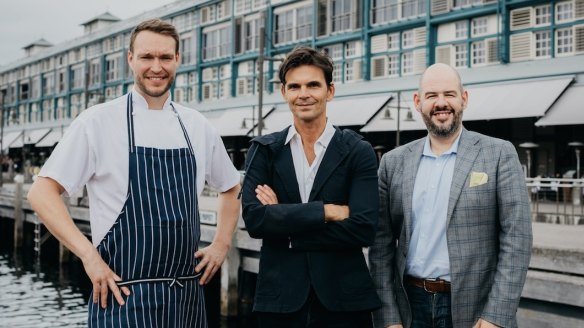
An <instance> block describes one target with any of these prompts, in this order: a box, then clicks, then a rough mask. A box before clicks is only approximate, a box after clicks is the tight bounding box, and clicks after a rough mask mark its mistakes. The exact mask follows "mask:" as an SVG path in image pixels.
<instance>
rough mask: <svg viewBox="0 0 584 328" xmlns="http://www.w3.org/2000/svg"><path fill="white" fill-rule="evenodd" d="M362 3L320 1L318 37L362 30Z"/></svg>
mask: <svg viewBox="0 0 584 328" xmlns="http://www.w3.org/2000/svg"><path fill="white" fill-rule="evenodd" d="M360 3H361V2H360V1H357V0H318V5H317V13H318V35H319V36H325V35H327V34H330V33H338V32H343V31H347V30H354V29H358V28H360V21H359V19H360V17H361V13H360V10H361V5H360Z"/></svg>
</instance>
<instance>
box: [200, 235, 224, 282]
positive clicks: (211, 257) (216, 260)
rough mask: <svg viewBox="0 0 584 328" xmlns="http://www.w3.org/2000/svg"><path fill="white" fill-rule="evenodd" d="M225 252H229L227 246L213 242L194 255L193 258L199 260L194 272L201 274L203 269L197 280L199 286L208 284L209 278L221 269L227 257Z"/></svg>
mask: <svg viewBox="0 0 584 328" xmlns="http://www.w3.org/2000/svg"><path fill="white" fill-rule="evenodd" d="M227 251H229V245H224V244H221V243H218V242H216V241H215V242H213V243H211V245H209V246H207V247H205V248H203V249H200V250H198V251H197V252H196V253H195V258H197V259H200V261H199V264H198V265H197V266H196V267H195V271H196V272H197V273H198V272H201V270H203V268H204V269H205V272H203V275H202V276H201V278H199V284H201V285H204V284H206V283H208V282H209V281H210V280H211V278H213V276H214V275H215V273H216V272H217V270H219V268H221V264H223V261H224V260H225V257H226V256H227Z"/></svg>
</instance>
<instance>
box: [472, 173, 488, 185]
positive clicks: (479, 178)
mask: <svg viewBox="0 0 584 328" xmlns="http://www.w3.org/2000/svg"><path fill="white" fill-rule="evenodd" d="M488 181H489V176H488V175H487V174H486V173H485V172H471V173H470V187H471V188H472V187H476V186H480V185H483V184H485V183H487V182H488Z"/></svg>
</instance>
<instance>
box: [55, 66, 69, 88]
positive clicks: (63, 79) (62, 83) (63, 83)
mask: <svg viewBox="0 0 584 328" xmlns="http://www.w3.org/2000/svg"><path fill="white" fill-rule="evenodd" d="M57 77H58V81H59V84H58V85H57V90H58V92H64V91H65V90H67V75H66V72H65V70H61V71H60V72H59V73H58V74H57Z"/></svg>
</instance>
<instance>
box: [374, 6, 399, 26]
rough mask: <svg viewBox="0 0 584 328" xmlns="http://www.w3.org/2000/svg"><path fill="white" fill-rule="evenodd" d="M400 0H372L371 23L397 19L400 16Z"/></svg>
mask: <svg viewBox="0 0 584 328" xmlns="http://www.w3.org/2000/svg"><path fill="white" fill-rule="evenodd" d="M397 3H398V0H372V1H371V24H380V23H387V22H391V21H396V20H397V18H398V14H399V12H398V8H399V7H398V4H397Z"/></svg>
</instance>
